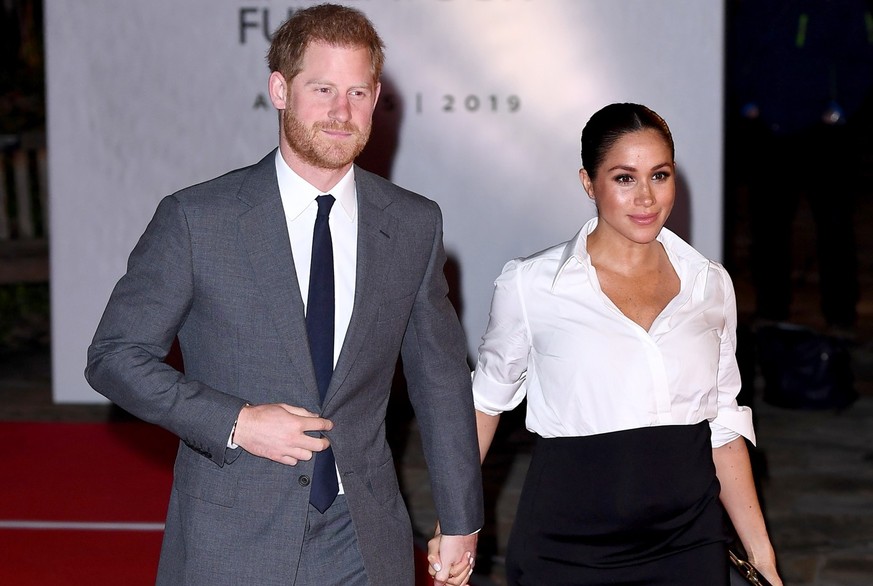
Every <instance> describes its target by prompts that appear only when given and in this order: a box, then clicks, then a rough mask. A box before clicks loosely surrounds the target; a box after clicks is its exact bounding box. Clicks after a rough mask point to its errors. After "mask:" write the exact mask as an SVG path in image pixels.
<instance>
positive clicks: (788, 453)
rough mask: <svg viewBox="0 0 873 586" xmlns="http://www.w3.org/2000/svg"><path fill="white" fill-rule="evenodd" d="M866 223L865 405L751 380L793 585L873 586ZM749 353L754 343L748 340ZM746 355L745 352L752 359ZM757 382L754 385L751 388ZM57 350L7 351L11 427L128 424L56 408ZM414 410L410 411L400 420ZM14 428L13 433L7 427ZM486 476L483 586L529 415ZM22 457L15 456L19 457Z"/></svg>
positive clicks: (859, 381)
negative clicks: (770, 396)
mask: <svg viewBox="0 0 873 586" xmlns="http://www.w3.org/2000/svg"><path fill="white" fill-rule="evenodd" d="M859 203H860V207H859V209H858V213H857V228H858V240H859V242H858V248H859V252H860V261H861V263H860V274H861V278H862V291H863V293H862V300H861V303H860V305H859V309H860V313H861V319H860V322H859V329H858V336H857V340H856V341H855V343H854V344H853V345H852V347H851V357H852V364H853V370H854V374H855V387H856V389H857V391H858V393H859V398H858V400H857V401H855V402H854V403H853V404H852V405H851V406H849V407H847V408H846V409H842V410H837V409H824V410H797V409H786V408H780V407H775V406H773V405H770V404H768V403H767V402H765V401H763V400H762V399H763V391H762V389H763V381H762V378H761V376H760V372H757V371H756V370H755V369H754V365H752V370H750V371H748V372H747V376H746V377H745V380H746V381H747V382H746V384H747V388H748V387H751V390H752V392H751V393H750V394H748V399H749V401H750V402H751V403H752V404H753V406H754V408H755V413H756V419H757V428H758V440H759V441H758V447H757V448H756V449H755V450H754V451H753V460H754V462H755V467H756V469H757V470H758V475H759V480H760V484H761V496H762V500H763V502H764V506H765V511H766V516H767V519H768V522H769V527H770V530H771V533H772V538H773V541H774V544H775V546H776V549H777V553H778V555H779V559H780V563H781V565H782V571H783V574H784V577H785V578H786V580H787V582H786V583H787V584H792V585H794V586H838V585H839V586H862V585H863V586H869V585H870V584H873V231H871V230H869V229H868V228H867V226H866V220H867V219H869V218H873V198H871V197H867V198H865V199H862V200H861V201H860V202H859ZM735 205H736V209H735V212H736V217H737V222H736V227H735V231H736V233H735V234H734V235H733V238H731V244H730V247H729V249H728V255H727V256H728V257H729V258H730V261H731V265H732V267H733V268H732V273H733V278H734V282H735V286H736V289H737V299H738V305H739V310H740V320H741V328H740V329H741V331H742V332H747V331H748V325H749V324H748V322H749V316H750V314H751V311H752V293H753V291H752V288H751V285H750V282H749V274H748V270H747V259H748V246H747V245H748V234H747V231H746V223H745V210H746V206H745V201H744V199H743V194H742V193H740V195H739V197H738V198H737V200H736V202H735ZM796 227H797V230H796V238H795V243H794V248H795V252H796V256H795V259H794V267H795V280H796V299H795V303H794V306H793V308H792V318H791V321H792V322H794V323H797V324H801V325H807V326H810V327H814V328H821V327H822V326H823V323H822V320H821V318H820V316H819V312H818V309H817V308H818V300H817V290H816V268H815V259H814V253H813V251H814V244H813V229H812V221H811V218H810V216H809V211H808V208H805V207H804V208H802V209H801V210H800V213H799V215H798V218H797V223H796ZM741 340H746V341H745V342H742V341H741V344H743V343H744V344H746V345H747V346H746V347H748V345H750V344H751V342H750V341H749V340H750V337H748V336H746V337H741ZM743 350H744V348H743V347H741V348H740V351H741V352H743ZM750 382H751V383H753V384H751V385H750V384H749V383H750ZM51 384H52V381H51V376H50V356H49V352H48V350H47V346H46V344H45V341H44V340H43V341H42V342H39V341H37V342H34V343H24V344H18V345H17V349H8V348H7V349H5V350H0V422H2V421H13V420H18V421H21V420H41V421H106V420H110V419H117V418H124V417H125V414H124V413H123V412H121V411H119V410H117V409H114V408H112V407H110V406H105V405H104V406H100V405H97V406H95V405H63V406H59V405H54V404H52V400H51ZM400 411H402V410H400ZM0 424H2V423H0ZM401 424H405V425H398V426H396V428H397V430H399V431H398V432H397V437H399V438H400V440H401V441H399V442H398V443H397V445H398V452H399V453H398V461H399V463H400V472H401V474H400V476H401V482H402V483H403V486H404V490H405V493H406V495H407V500H408V502H409V506H410V510H411V513H412V516H413V521H414V524H415V527H416V530H417V531H418V532H419V533H420V534H422V535H424V534H426V533H427V532H429V531H430V530H431V527H432V526H433V521H434V512H433V507H432V504H431V499H430V492H429V488H428V482H427V471H426V468H425V466H424V462H423V458H422V457H421V453H420V448H419V445H418V436H417V432H416V427H415V425H414V422H401ZM501 432H502V433H501V434H500V437H499V439H498V441H496V443H495V446H494V449H492V453H491V454H490V455H489V458H488V461H487V462H486V467H485V478H486V492H487V494H488V496H489V499H488V502H489V507H488V517H489V523H488V526H487V527H486V528H485V530H483V532H482V534H481V540H480V544H481V546H480V551H481V553H482V557H481V558H480V562H479V563H478V571H477V574H478V578H479V583H480V584H487V583H492V584H498V585H499V584H504V583H505V581H504V579H503V575H502V554H503V551H504V547H505V543H506V538H507V536H508V532H509V528H510V526H511V523H512V519H513V516H514V510H515V504H516V502H517V500H518V496H519V492H520V488H521V483H522V480H523V478H524V474H525V471H526V469H527V465H528V462H529V450H530V445H531V442H530V436H529V434H528V433H527V432H526V431H525V430H524V429H523V426H522V425H521V418H520V417H511V416H507V417H505V421H504V424H503V425H502V429H501ZM13 449H14V448H13Z"/></svg>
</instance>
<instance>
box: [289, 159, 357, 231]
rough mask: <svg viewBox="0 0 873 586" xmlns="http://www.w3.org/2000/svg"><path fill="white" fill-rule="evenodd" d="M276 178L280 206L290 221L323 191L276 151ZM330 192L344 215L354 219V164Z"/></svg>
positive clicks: (355, 209) (355, 207) (355, 210)
mask: <svg viewBox="0 0 873 586" xmlns="http://www.w3.org/2000/svg"><path fill="white" fill-rule="evenodd" d="M276 178H277V179H278V181H279V194H280V196H281V197H282V206H283V207H284V208H285V215H286V216H287V217H288V220H289V221H291V220H293V219H295V218H297V217H298V216H299V215H300V214H302V213H303V211H304V210H305V209H306V208H308V207H309V205H310V204H312V202H313V200H315V198H316V197H318V196H319V195H324V193H325V192H323V191H319V190H318V189H317V188H316V187H314V186H313V185H311V184H310V183H308V182H307V181H306V180H305V179H303V178H302V177H301V176H300V175H298V174H297V173H295V172H294V170H293V169H292V168H291V167H289V166H288V163H286V162H285V159H283V158H282V153H281V152H279V151H278V150H277V151H276ZM330 194H331V195H332V196H333V197H334V199H336V201H338V202H339V203H340V206H341V207H342V209H343V211H345V215H346V217H348V219H349V220H352V221H353V220H354V219H355V217H356V214H357V211H358V202H357V198H356V194H355V166H354V165H352V166H351V168H350V169H349V171H348V172H347V173H346V174H345V175H343V178H342V179H340V180H339V182H338V183H337V184H336V185H334V186H333V188H332V189H331V190H330Z"/></svg>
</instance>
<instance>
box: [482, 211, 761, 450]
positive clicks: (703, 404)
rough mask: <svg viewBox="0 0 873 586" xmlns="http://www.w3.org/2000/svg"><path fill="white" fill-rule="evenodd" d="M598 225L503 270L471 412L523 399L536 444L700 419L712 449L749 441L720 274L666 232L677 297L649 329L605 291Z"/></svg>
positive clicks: (730, 310) (730, 304)
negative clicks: (597, 264)
mask: <svg viewBox="0 0 873 586" xmlns="http://www.w3.org/2000/svg"><path fill="white" fill-rule="evenodd" d="M596 226H597V219H596V218H594V219H592V220H590V221H589V222H588V223H586V224H585V226H583V227H582V230H580V231H579V233H578V234H577V235H576V237H575V238H574V239H573V240H571V241H569V242H565V243H563V244H559V245H557V246H554V247H552V248H549V249H547V250H544V251H543V252H540V253H537V254H535V255H533V256H531V257H529V258H526V259H516V260H512V261H510V262H508V263H507V264H506V266H505V267H504V268H503V272H502V273H501V275H500V276H499V277H498V278H497V280H496V281H495V283H494V298H493V300H492V302H491V319H490V321H489V323H488V328H487V329H486V331H485V335H484V336H483V337H482V345H481V346H480V347H479V359H478V362H477V364H476V370H475V372H474V373H473V394H474V401H475V405H476V409H478V410H479V411H481V412H483V413H486V414H489V415H498V414H499V413H502V412H504V411H508V410H510V409H513V408H515V407H516V406H517V405H518V404H519V403H521V401H522V399H524V397H525V395H526V396H527V418H526V426H527V428H528V429H529V430H530V431H532V432H534V433H537V434H539V435H540V436H542V437H568V436H586V435H593V434H598V433H607V432H612V431H620V430H626V429H634V428H640V427H650V426H657V425H693V424H696V423H700V422H701V421H704V420H707V421H709V423H710V428H711V429H712V445H713V447H719V446H722V445H724V444H726V443H728V442H730V441H732V440H734V439H736V438H737V437H739V436H740V435H742V436H744V437H746V438H748V439H749V440H751V441H752V442H753V443H754V441H755V432H754V428H753V426H752V412H751V410H750V409H749V408H748V407H740V406H738V405H737V401H736V396H737V393H739V391H740V373H739V368H738V366H737V361H736V355H735V354H736V322H737V315H736V299H735V296H734V290H733V285H732V283H731V280H730V276H729V275H728V273H727V271H726V270H725V269H724V267H722V266H721V265H720V264H718V263H716V262H713V261H710V260H707V259H706V258H704V257H703V256H702V255H701V254H700V253H699V252H697V251H696V250H694V249H693V248H692V247H691V246H690V245H688V244H687V243H686V242H684V241H683V240H682V239H681V238H679V237H678V236H676V235H675V234H673V233H672V232H670V231H669V230H667V229H666V228H664V229H662V230H661V233H660V235H659V236H658V241H659V242H661V244H662V245H663V246H664V248H665V250H666V251H667V255H668V257H669V259H670V262H671V263H672V265H673V268H674V269H675V270H676V273H677V274H678V275H679V280H680V281H681V288H680V291H679V294H678V295H677V296H676V297H675V298H673V300H671V301H670V303H668V304H667V307H665V308H664V310H663V311H662V312H661V314H660V315H659V316H658V317H657V318H656V319H655V321H654V323H653V324H652V327H651V329H650V330H649V331H646V330H644V329H643V328H642V327H640V326H639V325H638V324H637V323H635V322H634V321H633V320H631V319H629V318H627V317H626V316H625V315H624V314H623V313H621V311H620V310H619V309H618V307H616V306H615V304H614V303H612V301H610V300H609V298H608V297H607V296H606V295H605V294H604V293H603V291H602V290H601V289H600V283H599V281H598V279H597V273H596V271H595V269H594V266H593V265H592V264H591V259H590V257H589V256H588V252H587V248H586V243H587V239H588V234H590V233H591V232H592V231H593V230H594V228H595V227H596Z"/></svg>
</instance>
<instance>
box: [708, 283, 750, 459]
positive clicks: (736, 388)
mask: <svg viewBox="0 0 873 586" xmlns="http://www.w3.org/2000/svg"><path fill="white" fill-rule="evenodd" d="M719 273H720V274H721V276H722V283H723V285H724V295H725V301H724V329H723V330H722V332H721V345H720V348H719V365H718V383H717V384H718V415H717V416H716V418H715V419H714V420H712V421H711V422H710V428H711V430H712V447H713V448H718V447H721V446H723V445H725V444H727V443H729V442H731V441H733V440H735V439H736V438H738V437H739V436H743V437H744V438H746V439H748V440H749V441H751V442H752V443H753V444H754V443H755V441H756V439H755V427H754V425H753V423H752V410H751V409H749V408H748V407H743V406H740V405H738V404H737V395H738V394H739V392H740V388H741V385H742V381H741V380H740V369H739V365H738V364H737V354H736V353H737V302H736V295H735V294H734V287H733V283H732V282H731V279H730V276H729V275H728V273H727V271H725V270H724V269H721V270H720V271H719Z"/></svg>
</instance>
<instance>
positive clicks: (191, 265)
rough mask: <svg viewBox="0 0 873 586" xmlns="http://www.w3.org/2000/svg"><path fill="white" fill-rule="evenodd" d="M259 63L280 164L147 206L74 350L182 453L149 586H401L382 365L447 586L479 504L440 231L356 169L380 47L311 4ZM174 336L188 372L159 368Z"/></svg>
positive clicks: (428, 213) (469, 545) (402, 550)
mask: <svg viewBox="0 0 873 586" xmlns="http://www.w3.org/2000/svg"><path fill="white" fill-rule="evenodd" d="M268 61H269V65H270V69H271V75H270V78H269V95H270V98H271V100H272V102H273V105H274V106H275V107H276V108H277V110H278V111H279V118H280V132H279V148H278V150H276V151H274V152H273V153H270V154H269V155H267V156H266V157H265V158H264V159H263V160H261V161H260V162H259V163H257V164H255V165H253V166H251V167H246V168H243V169H238V170H236V171H231V172H230V173H227V174H226V175H223V176H221V177H218V178H216V179H213V180H211V181H207V182H206V183H202V184H200V185H195V186H193V187H189V188H187V189H184V190H182V191H180V192H178V193H176V194H174V195H171V196H168V197H166V198H164V199H163V201H161V203H160V205H159V206H158V209H157V211H156V213H155V216H154V218H153V219H152V221H151V223H150V224H149V226H148V228H147V229H146V231H145V233H144V234H143V236H142V237H141V239H140V241H139V243H138V244H137V246H136V247H135V249H134V250H133V252H132V253H131V255H130V259H129V262H128V269H127V273H126V274H125V275H124V276H123V277H122V278H121V279H120V281H119V282H118V284H117V285H116V287H115V289H114V291H113V293H112V296H111V298H110V300H109V304H108V306H107V307H106V311H105V313H104V315H103V318H102V320H101V322H100V325H99V327H98V329H97V333H96V334H95V336H94V341H93V343H92V345H91V347H90V348H89V351H88V366H87V369H86V376H87V378H88V381H89V382H90V384H91V385H92V386H93V387H94V388H95V389H96V390H97V391H99V392H101V393H102V394H104V395H106V396H107V397H108V398H109V399H111V400H112V401H114V402H115V403H117V404H118V405H119V406H121V407H122V408H123V409H125V410H127V411H129V412H130V413H132V414H134V415H136V416H137V417H139V418H141V419H144V420H146V421H150V422H153V423H156V424H158V425H160V426H162V427H165V428H166V429H169V430H170V431H172V432H173V433H175V434H177V435H178V436H179V437H180V439H181V442H180V444H179V451H178V454H177V458H176V464H175V473H174V481H173V489H172V494H171V496H170V505H169V511H168V513H167V523H166V531H165V535H164V543H163V547H162V551H161V561H160V566H159V570H158V583H160V584H209V585H210V586H214V585H217V584H234V585H236V584H257V585H259V586H260V585H269V584H283V585H287V584H299V585H309V584H319V585H331V584H333V585H337V586H339V585H343V586H353V585H363V584H379V585H388V586H403V585H408V584H412V583H413V581H414V578H413V551H412V531H411V525H410V522H409V517H408V514H407V511H406V508H405V504H404V502H403V499H402V497H401V495H400V492H399V489H398V483H397V475H396V471H395V469H394V464H393V460H392V456H391V452H390V449H389V447H388V445H387V443H386V439H385V415H386V406H387V403H388V398H389V392H390V387H391V382H392V378H393V373H394V369H395V365H396V363H397V359H398V356H402V363H403V365H404V373H405V376H406V380H407V384H408V392H409V397H410V401H411V403H412V405H413V407H414V409H415V412H416V416H417V419H418V423H419V426H420V429H421V433H422V439H423V445H424V451H425V456H426V459H427V462H428V464H429V471H430V475H431V482H432V486H433V494H434V501H435V505H436V508H437V512H438V514H439V517H440V521H441V526H442V537H441V538H440V539H441V545H440V559H441V560H443V562H444V564H443V567H441V569H440V572H439V573H438V574H437V582H438V583H442V582H443V581H445V580H448V579H449V576H450V575H451V576H452V577H451V580H452V583H463V582H465V581H466V580H467V579H468V578H469V574H470V572H471V567H472V556H473V554H474V552H475V547H476V532H477V531H478V530H479V529H480V528H481V526H482V523H483V513H482V488H481V477H480V472H479V459H478V446H477V439H476V429H475V419H474V414H473V405H472V399H471V392H470V372H469V368H468V365H467V363H466V344H465V341H464V337H463V334H462V331H461V327H460V324H459V322H458V319H457V316H456V315H455V313H454V310H453V308H452V306H451V304H450V303H449V301H448V298H447V293H448V286H447V284H446V279H445V277H444V274H443V265H444V262H445V253H444V250H443V245H442V219H441V214H440V211H439V208H438V206H437V205H436V204H435V203H434V202H432V201H430V200H428V199H425V198H423V197H421V196H419V195H417V194H414V193H411V192H409V191H406V190H404V189H401V188H400V187H397V186H395V185H393V184H391V183H389V182H388V181H386V180H384V179H382V178H380V177H377V176H375V175H373V174H371V173H368V172H366V171H364V170H362V169H360V168H358V167H356V166H355V165H354V160H355V158H356V157H357V155H358V154H359V153H360V152H361V150H362V149H363V147H364V145H365V144H366V142H367V139H368V137H369V133H370V126H371V121H372V114H373V110H374V108H375V105H376V101H377V99H378V97H379V91H380V84H379V77H380V74H381V69H382V62H383V53H382V41H381V39H380V38H379V36H378V35H377V33H376V31H375V30H374V29H373V27H372V24H371V23H370V22H369V21H368V20H367V19H366V17H365V16H364V15H363V14H361V13H360V12H359V11H357V10H354V9H351V8H347V7H341V6H335V5H320V6H316V7H312V8H307V9H304V10H299V11H296V12H295V13H294V15H293V16H292V17H291V19H290V20H289V21H288V22H286V23H285V24H283V25H282V27H280V29H279V30H278V31H277V32H276V34H275V35H274V38H273V41H272V45H271V47H270V51H269V55H268ZM323 204H324V205H323ZM332 204H335V205H332ZM325 243H326V244H325ZM325 254H326V256H325ZM331 263H333V267H332V270H331V266H330V265H331ZM325 266H326V267H327V269H325ZM316 306H318V307H319V309H318V312H321V313H319V315H321V316H322V317H317V316H314V315H313V314H315V313H316V309H315V307H316ZM176 337H178V340H179V343H180V346H181V350H182V354H183V357H184V371H185V372H184V374H183V373H181V372H179V371H177V370H175V369H173V368H171V367H170V366H169V365H167V364H166V363H165V362H164V358H165V357H166V355H167V353H168V351H169V350H170V347H171V344H172V343H173V340H174V338H176ZM325 348H326V350H325ZM325 352H327V354H328V357H327V368H326V372H325V369H324V368H322V366H323V363H324V360H323V359H324V355H325ZM319 462H320V463H321V468H319ZM325 466H326V467H325ZM445 562H451V563H445Z"/></svg>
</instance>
